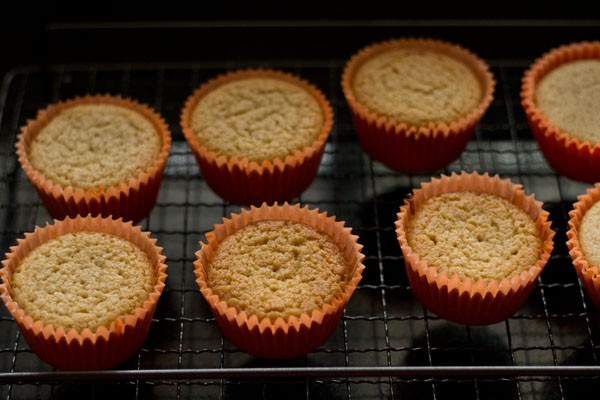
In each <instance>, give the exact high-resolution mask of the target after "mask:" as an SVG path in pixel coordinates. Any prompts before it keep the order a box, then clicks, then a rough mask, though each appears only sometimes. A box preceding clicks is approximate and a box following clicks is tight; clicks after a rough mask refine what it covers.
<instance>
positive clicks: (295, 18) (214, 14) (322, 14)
mask: <svg viewBox="0 0 600 400" xmlns="http://www.w3.org/2000/svg"><path fill="white" fill-rule="evenodd" d="M476 4H477V5H476V6H475V5H474V4H469V3H466V2H452V1H425V2H423V1H420V2H419V1H411V2H408V1H367V2H361V3H355V2H351V1H331V2H328V1H320V2H317V1H303V2H286V1H279V2H274V1H267V2H252V1H247V2H226V1H222V0H218V1H193V2H192V1H179V0H175V1H162V2H159V3H151V2H125V1H121V2H117V1H103V2H94V1H81V2H55V1H54V2H53V1H50V2H44V3H41V4H35V3H34V4H31V3H26V2H25V3H24V2H14V1H13V2H4V3H3V4H2V6H0V35H1V36H0V37H1V39H0V46H1V47H0V48H2V52H1V54H2V56H1V57H0V73H2V75H4V73H5V72H6V71H7V70H9V69H10V68H12V67H15V66H22V65H25V64H42V65H43V64H52V63H59V62H60V63H62V62H85V63H89V62H94V63H95V62H98V63H101V62H143V61H161V62H170V61H172V62H178V61H205V60H207V59H208V60H228V59H232V60H245V59H248V60H260V59H277V58H286V59H289V58H308V59H311V58H315V59H316V58H320V59H322V58H331V59H336V58H337V59H339V58H346V57H348V56H349V55H351V54H353V53H354V52H355V51H356V50H357V49H358V48H360V47H362V46H363V45H366V44H368V43H371V42H373V41H376V40H381V39H383V38H390V37H399V36H427V37H434V38H442V39H446V40H450V41H454V42H457V43H461V44H463V45H464V46H466V47H468V48H470V49H471V50H473V51H475V52H477V53H478V54H480V55H481V56H482V57H484V58H488V59H489V58H496V59H498V58H500V59H502V58H523V57H528V58H533V57H536V56H538V55H541V53H543V52H544V51H547V50H548V49H549V48H551V47H553V46H555V45H559V44H562V43H567V42H570V41H579V40H584V39H587V40H593V39H598V38H600V15H597V13H595V12H593V11H592V8H593V7H592V2H588V3H587V4H586V3H584V2H572V1H570V2H565V3H564V4H561V5H550V4H547V3H546V4H544V3H535V2H517V1H496V2H489V1H482V2H478V3H476Z"/></svg>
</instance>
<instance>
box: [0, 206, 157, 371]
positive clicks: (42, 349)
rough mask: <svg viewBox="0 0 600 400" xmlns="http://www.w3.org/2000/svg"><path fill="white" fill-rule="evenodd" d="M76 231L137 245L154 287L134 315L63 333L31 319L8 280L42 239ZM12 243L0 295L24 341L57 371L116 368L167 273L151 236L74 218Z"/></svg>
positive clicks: (118, 224)
mask: <svg viewBox="0 0 600 400" xmlns="http://www.w3.org/2000/svg"><path fill="white" fill-rule="evenodd" d="M80 231H94V232H104V233H109V234H112V235H116V236H119V237H122V238H124V239H126V240H128V241H130V242H131V243H133V244H135V245H137V246H138V247H139V248H140V249H142V250H143V251H144V252H145V253H146V254H147V255H148V257H149V259H150V261H151V262H152V264H153V266H154V268H155V270H156V276H157V280H156V285H155V286H154V290H153V291H152V292H151V293H149V295H148V299H147V300H146V301H144V303H143V304H142V305H141V306H140V307H139V308H137V309H136V310H135V313H133V314H131V315H127V316H125V317H124V318H118V319H117V320H115V321H114V322H113V323H112V324H111V325H110V326H100V327H98V328H97V329H96V330H95V331H92V330H90V329H87V328H86V329H83V330H81V331H79V330H76V329H70V330H68V331H66V330H65V329H64V328H63V327H59V326H53V325H52V324H47V325H45V324H44V322H43V321H39V320H33V318H32V317H31V316H29V315H27V314H26V312H25V311H24V310H23V309H21V308H20V307H19V304H17V303H16V302H14V301H13V299H12V286H11V279H12V274H13V273H14V272H15V270H16V268H17V266H18V265H19V262H20V261H21V260H23V258H25V257H26V256H27V255H28V254H29V253H30V252H31V251H32V250H33V249H35V248H36V247H38V246H40V245H42V244H43V243H46V242H48V241H49V240H51V239H54V238H56V237H58V236H60V235H63V234H66V233H70V232H80ZM17 242H18V245H17V246H14V247H11V248H10V252H9V253H6V259H5V260H3V261H2V269H0V276H1V277H2V284H1V285H0V293H1V297H2V300H4V304H6V307H7V308H8V311H9V312H10V313H11V315H12V317H13V318H14V320H15V322H16V323H17V325H18V326H19V329H20V331H21V334H22V335H23V337H24V338H25V340H26V341H27V344H28V345H29V347H30V348H31V350H33V352H35V353H36V354H37V355H38V356H39V357H40V358H41V359H42V360H44V361H45V362H47V363H48V364H50V365H52V366H54V367H56V368H59V369H63V370H99V369H106V368H112V367H115V366H117V365H118V364H120V363H122V362H123V361H125V360H127V359H128V358H130V357H131V356H132V355H133V354H134V353H135V352H136V351H137V350H138V349H139V348H140V347H141V345H142V343H143V342H144V339H145V337H146V335H147V333H148V329H149V328H150V323H151V322H152V316H153V315H154V310H155V309H156V303H157V302H158V299H159V298H160V295H161V293H162V291H163V288H164V286H165V279H166V277H167V275H166V269H167V266H166V264H165V256H163V255H162V248H160V247H157V246H156V239H151V238H150V233H149V232H142V231H141V229H140V227H139V226H133V225H132V223H131V222H128V223H125V222H123V221H122V220H121V219H119V220H113V219H110V218H102V217H90V216H87V217H81V216H77V217H75V218H73V219H72V218H67V219H65V220H63V221H56V222H55V223H54V225H46V226H45V227H43V228H40V227H36V228H35V231H34V232H33V233H26V234H25V238H24V239H18V240H17Z"/></svg>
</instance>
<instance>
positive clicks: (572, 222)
mask: <svg viewBox="0 0 600 400" xmlns="http://www.w3.org/2000/svg"><path fill="white" fill-rule="evenodd" d="M599 200H600V183H596V185H595V186H594V187H593V188H590V189H588V190H587V193H586V194H582V195H580V196H578V198H577V202H576V203H575V204H573V209H572V210H571V211H569V230H568V231H567V238H568V240H567V247H568V248H569V255H570V256H571V259H572V260H573V266H574V267H575V270H576V271H577V275H578V276H579V280H581V284H582V285H583V289H584V290H585V292H586V293H587V295H588V297H589V298H590V299H591V300H592V302H593V303H594V305H595V306H596V308H598V309H600V276H599V273H598V267H597V266H593V265H591V264H590V263H588V261H587V260H586V259H585V256H584V255H583V250H582V248H581V244H580V242H579V227H580V226H581V221H582V220H583V217H584V216H585V213H587V212H588V210H589V209H590V208H592V206H593V205H594V204H596V202H598V201H599Z"/></svg>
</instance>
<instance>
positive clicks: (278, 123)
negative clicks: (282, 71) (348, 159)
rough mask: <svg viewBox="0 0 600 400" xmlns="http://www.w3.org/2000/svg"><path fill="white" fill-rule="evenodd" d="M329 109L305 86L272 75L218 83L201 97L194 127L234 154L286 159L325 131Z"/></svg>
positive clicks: (213, 146)
mask: <svg viewBox="0 0 600 400" xmlns="http://www.w3.org/2000/svg"><path fill="white" fill-rule="evenodd" d="M323 121H324V117H323V112H322V111H321V107H320V105H319V103H318V102H317V101H316V100H315V99H314V98H313V96H312V95H311V94H310V93H308V92H307V91H305V90H304V89H303V88H301V87H299V86H297V85H294V84H293V83H290V82H285V81H283V80H278V79H274V78H267V77H251V78H246V79H240V80H236V81H233V82H229V83H226V84H224V85H222V86H220V87H217V88H216V89H214V90H213V91H211V92H210V93H208V94H207V95H206V96H204V97H202V99H201V100H200V101H199V102H198V104H197V105H196V107H195V108H194V110H193V111H192V114H191V121H190V124H191V128H192V130H193V131H194V132H195V133H196V135H197V137H198V139H199V140H200V142H201V143H202V144H203V145H204V146H206V147H207V148H208V149H209V150H210V151H213V152H215V153H216V154H217V155H225V156H226V157H228V158H231V157H234V156H235V157H237V158H239V159H241V158H244V157H245V158H248V159H249V160H250V161H256V162H257V163H259V164H260V163H261V162H262V161H264V160H274V159H276V158H280V159H284V158H285V157H286V156H288V155H291V154H293V153H294V152H295V151H298V150H303V149H304V148H305V147H307V146H309V145H310V144H311V143H313V142H314V141H315V140H316V139H317V137H318V135H319V134H320V133H321V128H322V126H323Z"/></svg>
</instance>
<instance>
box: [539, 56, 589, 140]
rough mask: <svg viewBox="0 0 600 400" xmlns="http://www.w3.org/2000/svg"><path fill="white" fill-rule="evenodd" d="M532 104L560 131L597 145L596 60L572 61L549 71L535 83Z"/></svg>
mask: <svg viewBox="0 0 600 400" xmlns="http://www.w3.org/2000/svg"><path fill="white" fill-rule="evenodd" d="M535 101H536V104H537V106H538V108H539V109H540V110H541V111H542V112H543V113H544V114H545V115H546V116H547V117H548V119H549V120H550V121H551V122H552V123H553V124H554V125H556V126H557V127H559V128H560V129H561V130H562V131H565V132H568V133H569V135H571V136H573V137H576V138H577V139H579V140H581V141H586V140H589V141H590V142H591V143H600V112H599V110H600V60H579V61H572V62H569V63H566V64H563V65H560V66H558V67H556V68H555V69H553V70H551V71H550V72H549V73H548V74H547V75H546V76H544V77H543V78H542V79H541V80H540V82H539V83H538V85H537V88H536V92H535Z"/></svg>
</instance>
